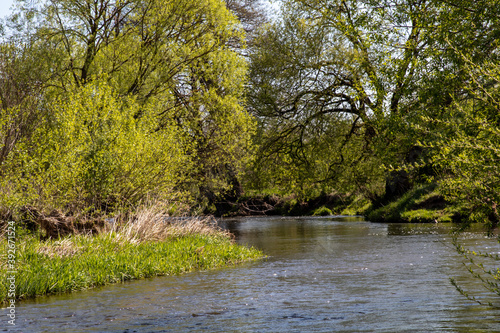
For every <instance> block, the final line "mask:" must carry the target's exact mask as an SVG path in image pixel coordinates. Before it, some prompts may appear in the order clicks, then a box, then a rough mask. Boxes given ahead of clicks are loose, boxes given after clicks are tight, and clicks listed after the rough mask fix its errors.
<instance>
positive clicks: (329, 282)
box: [18, 218, 500, 332]
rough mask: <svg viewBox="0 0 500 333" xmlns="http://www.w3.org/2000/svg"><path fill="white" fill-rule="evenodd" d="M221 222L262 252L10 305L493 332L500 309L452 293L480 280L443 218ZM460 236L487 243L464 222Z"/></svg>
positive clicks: (53, 313)
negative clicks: (249, 258) (257, 257)
mask: <svg viewBox="0 0 500 333" xmlns="http://www.w3.org/2000/svg"><path fill="white" fill-rule="evenodd" d="M222 225H223V226H224V227H226V228H228V229H230V230H231V231H232V232H234V233H235V235H237V239H238V242H240V243H243V244H248V245H252V246H256V247H258V248H260V249H262V250H263V251H264V252H265V253H266V254H268V256H269V257H268V259H266V260H263V261H260V262H256V263H246V264H243V265H241V266H237V267H234V268H226V269H220V270H215V271H209V272H197V273H192V274H186V275H182V276H174V277H161V278H154V279H148V280H142V281H135V282H131V283H126V284H118V285H112V286H107V287H104V288H100V289H96V290H91V291H87V292H79V293H74V294H71V295H60V296H52V297H44V298H40V299H38V300H36V301H30V302H25V303H24V304H21V305H20V307H19V313H20V316H21V317H22V318H21V320H20V322H21V323H20V325H19V326H18V330H19V331H37V332H55V331H61V332H84V331H85V332H87V331H88V332H185V331H198V330H199V331H206V332H254V331H255V332H333V331H335V332H374V331H380V332H500V319H499V318H500V312H499V310H497V309H491V308H487V307H482V306H479V305H477V304H475V303H472V302H470V301H468V300H467V299H465V298H464V297H463V296H461V295H460V294H459V293H458V292H457V291H456V290H455V288H454V287H453V286H452V285H451V284H450V282H449V278H450V277H454V278H456V279H457V280H458V281H459V282H461V283H462V284H463V285H464V286H465V287H467V288H468V289H469V290H480V289H478V287H480V286H479V285H478V284H477V282H476V281H473V280H471V278H470V276H469V275H468V273H467V271H466V270H465V269H464V267H463V265H462V264H461V262H462V259H461V257H460V256H459V255H458V254H457V253H456V251H455V250H454V248H453V246H452V245H451V243H450V236H449V231H450V226H449V225H440V224H426V225H422V224H375V223H369V222H365V221H363V220H362V219H361V218H242V219H233V220H224V221H223V222H222ZM464 242H465V243H466V245H467V246H472V247H474V246H475V247H478V248H480V249H483V250H484V251H495V252H497V251H498V243H496V242H495V240H494V239H486V238H484V234H482V233H480V232H479V231H478V232H469V233H467V234H466V235H465V240H464Z"/></svg>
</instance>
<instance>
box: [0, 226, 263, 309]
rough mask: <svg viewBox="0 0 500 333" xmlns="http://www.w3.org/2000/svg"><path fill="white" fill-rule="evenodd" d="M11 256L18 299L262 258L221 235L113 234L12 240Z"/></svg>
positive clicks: (2, 293) (2, 292)
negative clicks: (142, 236) (145, 236)
mask: <svg viewBox="0 0 500 333" xmlns="http://www.w3.org/2000/svg"><path fill="white" fill-rule="evenodd" d="M0 245H1V246H2V249H6V248H7V242H6V241H5V240H2V242H1V243H0ZM2 252H4V251H2ZM4 253H5V252H4ZM16 255H17V258H16V260H17V262H16V265H15V267H16V270H17V273H16V283H15V286H16V298H17V299H24V298H32V297H36V296H40V295H46V294H54V293H63V292H71V291H75V290H83V289H88V288H92V287H96V286H102V285H106V284H109V283H116V282H121V281H126V280H131V279H140V278H145V277H151V276H159V275H172V274H181V273H185V272H190V271H193V270H207V269H213V268H217V267H223V266H228V265H234V264H236V263H239V262H243V261H248V260H255V259H257V258H261V257H262V256H263V254H262V252H260V251H258V250H256V249H254V248H247V247H244V246H240V245H237V244H235V243H234V242H233V241H232V240H231V238H230V237H228V236H227V235H223V234H218V235H215V234H214V235H203V234H199V235H197V234H192V235H183V236H179V237H173V238H169V239H166V240H160V241H149V240H146V241H134V239H129V238H126V237H124V236H123V235H121V234H119V233H115V232H109V233H103V234H100V235H98V236H95V237H91V236H82V235H80V236H72V237H70V238H66V239H63V240H48V241H40V240H38V239H36V238H35V237H34V236H30V237H25V238H24V239H22V240H17V241H16ZM6 260H7V257H6V255H3V256H2V258H1V262H0V264H1V266H2V270H1V271H0V298H1V300H2V301H3V302H5V301H7V288H8V282H7V277H8V276H7V275H8V273H7V272H8V270H7V269H5V268H7V264H6V263H7V261H6Z"/></svg>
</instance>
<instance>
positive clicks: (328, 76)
mask: <svg viewBox="0 0 500 333" xmlns="http://www.w3.org/2000/svg"><path fill="white" fill-rule="evenodd" d="M463 3H465V1H462V2H460V4H455V2H454V4H450V3H448V2H444V1H438V0H436V1H434V0H402V1H385V0H384V1H370V0H363V1H361V0H348V1H340V0H339V1H326V0H288V1H284V4H283V7H282V17H281V19H280V20H279V21H278V22H276V23H275V24H274V25H272V26H270V27H269V28H268V29H267V30H266V31H264V32H263V33H262V35H261V37H260V40H259V43H260V44H259V45H260V49H259V51H258V52H257V53H256V54H254V56H253V59H252V75H251V78H252V87H253V93H252V94H251V97H250V98H251V99H250V100H251V105H252V110H253V112H254V113H255V114H256V116H257V117H258V118H259V119H260V123H261V125H262V126H261V128H262V131H263V137H264V139H263V141H262V150H261V153H260V154H259V156H260V159H261V160H269V159H274V160H275V161H276V162H277V163H278V164H279V165H282V166H283V168H284V169H286V170H293V169H296V170H298V171H299V172H298V173H296V174H295V175H294V176H293V177H288V178H290V179H294V178H296V177H298V176H300V175H303V176H305V177H307V178H306V179H305V182H306V183H307V184H312V186H313V187H317V184H328V186H330V188H331V187H332V186H334V187H335V186H342V185H341V184H339V183H338V182H339V181H340V182H341V183H344V184H346V186H344V188H346V189H353V188H356V187H357V188H361V189H362V190H364V191H365V192H366V193H367V194H369V195H371V196H372V197H376V196H377V195H380V194H381V193H383V192H384V187H385V191H386V192H393V194H396V193H397V192H398V190H399V191H404V190H405V187H407V186H408V185H409V184H408V182H409V179H408V178H407V175H405V174H404V173H400V174H393V175H392V177H390V178H392V179H393V180H394V179H396V180H397V181H395V182H392V183H393V185H395V186H394V187H395V188H391V186H388V185H391V182H388V183H386V184H385V185H386V186H384V182H385V178H386V176H387V175H386V173H385V172H383V170H382V169H381V168H380V166H381V165H383V164H385V165H388V166H389V165H397V164H400V163H402V162H403V161H405V160H406V161H410V160H412V159H414V156H412V155H418V154H419V153H418V152H419V150H418V149H415V148H414V146H415V145H416V144H417V141H418V134H416V133H414V132H413V131H412V127H411V126H408V125H409V124H411V123H414V122H415V121H418V119H419V118H418V117H419V116H420V115H422V114H427V115H430V116H432V117H434V116H436V115H439V114H440V113H442V112H443V110H444V108H445V107H446V106H447V105H449V104H450V103H451V101H452V99H453V97H451V96H461V95H462V94H463V93H464V90H463V88H461V84H462V83H463V82H464V80H466V77H465V76H464V75H463V71H462V69H461V61H460V59H459V58H457V57H455V55H454V53H453V52H450V51H449V49H448V48H447V47H446V38H451V37H453V38H459V37H457V36H454V34H455V33H454V32H453V29H455V30H456V29H460V28H459V27H460V24H459V23H460V20H464V21H467V22H468V23H467V24H466V25H465V26H466V28H465V29H463V30H461V31H460V32H461V33H465V36H464V37H460V38H461V41H462V45H464V46H466V45H469V44H470V43H469V44H467V43H466V41H467V40H470V39H472V40H474V38H473V36H475V35H478V34H480V33H481V31H488V28H487V27H488V26H489V25H488V23H487V19H486V17H485V15H484V13H483V14H481V13H479V14H478V15H476V16H474V18H473V19H472V18H471V16H470V15H469V16H464V15H461V14H460V12H461V13H462V14H463V13H464V12H466V11H467V8H465V9H464V8H462V7H460V6H461V5H463ZM456 6H458V7H456ZM476 8H479V6H477V7H476ZM455 9H456V10H455ZM459 11H460V12H459ZM469 19H470V20H469ZM474 20H475V21H474ZM478 22H482V23H484V27H483V26H481V28H479V25H478ZM490 30H491V29H490ZM486 39H487V38H485V40H482V41H481V42H478V43H477V44H478V45H474V46H473V47H474V48H475V49H476V50H477V49H478V48H479V47H480V46H482V47H486V46H487V40H486ZM488 40H490V41H491V40H492V39H491V36H490V37H489V39H488ZM471 43H472V42H471ZM491 52H492V50H491V49H489V50H486V49H485V50H484V52H483V53H482V55H480V56H481V57H484V56H485V54H488V53H489V54H491ZM478 56H479V53H478ZM281 157H286V158H281ZM287 161H289V162H287ZM259 165H262V163H260V164H259ZM261 169H262V168H261ZM261 172H264V174H266V173H267V174H271V176H270V177H271V178H273V177H275V178H276V174H275V173H274V171H273V170H271V169H267V171H266V170H264V171H261ZM277 177H278V178H280V175H277ZM281 178H283V177H281ZM398 178H399V179H398ZM398 186H400V187H401V188H399V189H398V188H397V187H398Z"/></svg>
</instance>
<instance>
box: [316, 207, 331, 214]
mask: <svg viewBox="0 0 500 333" xmlns="http://www.w3.org/2000/svg"><path fill="white" fill-rule="evenodd" d="M312 215H313V216H329V215H333V213H332V211H331V210H330V209H329V208H327V207H325V206H321V207H319V208H317V209H315V210H314V211H313V214H312Z"/></svg>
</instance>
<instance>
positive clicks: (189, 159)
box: [0, 0, 254, 210]
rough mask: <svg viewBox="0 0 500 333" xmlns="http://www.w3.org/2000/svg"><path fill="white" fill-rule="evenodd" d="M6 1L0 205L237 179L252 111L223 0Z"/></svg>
mask: <svg viewBox="0 0 500 333" xmlns="http://www.w3.org/2000/svg"><path fill="white" fill-rule="evenodd" d="M20 2H22V1H20ZM19 8H20V9H19V10H18V12H17V13H16V14H15V15H14V16H12V17H11V18H10V20H9V25H10V26H12V27H13V29H12V36H11V37H8V38H7V37H6V38H5V39H4V41H3V42H2V43H1V45H0V46H1V47H2V50H6V51H8V52H5V53H4V54H3V55H2V58H1V59H0V62H1V63H0V70H1V73H0V74H1V75H0V77H1V78H2V79H1V80H3V81H2V82H0V83H2V84H3V86H2V87H1V89H0V97H1V103H2V104H1V112H2V113H1V119H0V135H1V137H2V140H3V142H2V141H0V143H2V144H3V145H2V146H0V149H1V151H0V167H1V168H2V170H5V172H4V173H3V174H1V175H0V183H1V186H2V191H1V193H2V195H1V197H2V198H0V202H1V203H0V205H1V206H2V207H10V208H9V209H11V208H15V207H20V206H22V205H28V204H30V205H41V206H42V207H47V208H54V207H58V208H63V209H70V210H71V209H77V210H78V209H83V208H89V209H91V210H92V209H94V210H95V209H97V210H101V209H102V210H113V209H116V208H117V207H123V206H134V205H137V204H138V203H139V202H141V201H142V200H144V199H146V198H150V197H154V198H155V199H164V198H171V197H175V196H177V195H178V193H179V192H182V193H183V194H186V193H187V195H185V196H184V199H185V200H188V199H189V200H193V199H194V200H196V201H197V202H202V201H203V200H211V201H213V200H214V198H215V197H216V196H217V195H219V194H220V193H224V192H225V191H226V192H227V191H229V190H231V189H233V188H237V187H238V186H237V183H238V181H237V179H238V177H239V174H240V173H241V172H242V170H243V168H244V167H245V165H246V164H247V163H248V162H249V160H250V157H251V152H252V149H251V136H252V134H253V131H254V119H253V118H252V117H251V116H250V115H249V114H248V113H247V112H246V110H245V108H244V106H245V98H244V86H245V82H246V80H247V64H246V61H245V59H244V58H243V56H241V55H240V54H238V52H236V50H234V48H233V45H238V47H239V48H243V47H244V31H243V29H242V27H241V24H240V23H239V22H238V20H237V19H236V17H235V16H234V15H233V14H232V13H231V12H230V11H229V10H227V8H226V6H225V4H224V2H223V1H219V0H204V1H194V0H182V1H159V0H154V1H148V2H144V1H141V0H127V1H119V2H109V1H104V0H92V1H90V2H89V1H87V0H77V1H66V0H64V1H48V2H45V3H43V4H40V6H37V7H31V6H21V7H19ZM111 17H113V19H110V18H111ZM17 40H20V41H21V42H16V41H17ZM11 55H12V56H11ZM33 59H35V60H36V61H33ZM14 69H15V71H14ZM31 76H36V78H35V79H36V80H28V79H29V78H31ZM26 82H27V83H28V84H25V83H26ZM10 87H16V89H21V90H19V93H18V94H17V93H16V91H17V90H15V89H11V90H15V91H14V93H12V92H11V90H9V89H10ZM23 89H24V90H23ZM16 94H17V95H19V96H27V98H24V99H20V100H13V99H12V98H10V97H12V96H14V97H15V96H17V95H16ZM7 97H9V98H10V99H9V98H7ZM27 106H28V107H27Z"/></svg>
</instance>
